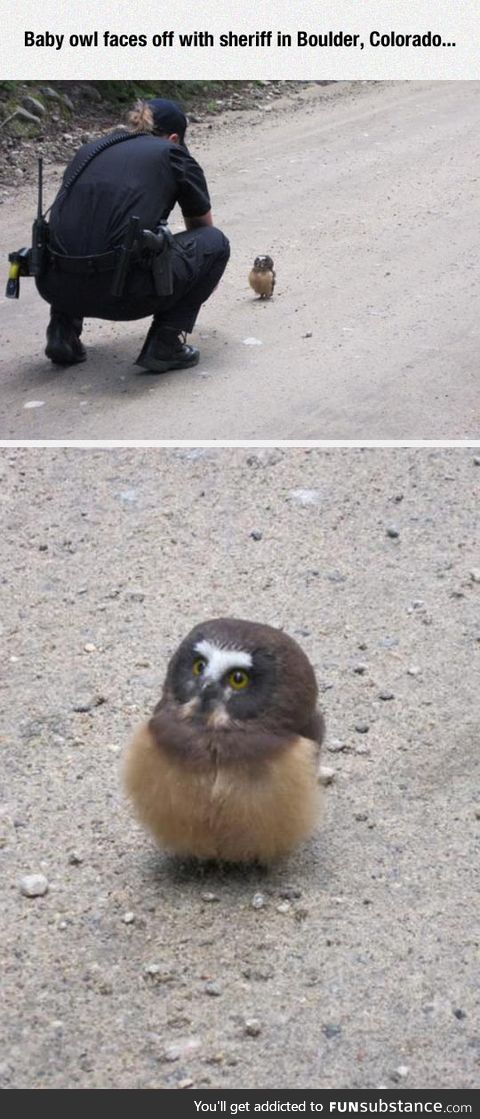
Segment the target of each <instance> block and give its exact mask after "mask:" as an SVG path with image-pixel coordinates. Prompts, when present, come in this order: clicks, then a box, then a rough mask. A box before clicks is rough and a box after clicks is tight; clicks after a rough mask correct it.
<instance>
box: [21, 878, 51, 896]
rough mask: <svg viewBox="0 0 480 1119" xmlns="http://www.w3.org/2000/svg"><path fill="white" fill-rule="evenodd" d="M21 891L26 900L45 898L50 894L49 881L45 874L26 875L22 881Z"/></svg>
mask: <svg viewBox="0 0 480 1119" xmlns="http://www.w3.org/2000/svg"><path fill="white" fill-rule="evenodd" d="M20 891H21V893H22V894H23V895H24V897H26V898H43V897H44V895H45V894H47V893H48V879H47V878H45V875H44V874H26V875H25V876H24V878H21V879H20Z"/></svg>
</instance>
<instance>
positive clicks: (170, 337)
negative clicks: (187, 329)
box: [135, 319, 200, 373]
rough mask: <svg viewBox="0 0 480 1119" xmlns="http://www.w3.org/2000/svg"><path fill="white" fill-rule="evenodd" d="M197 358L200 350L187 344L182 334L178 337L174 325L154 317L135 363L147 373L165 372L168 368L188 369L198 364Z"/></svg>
mask: <svg viewBox="0 0 480 1119" xmlns="http://www.w3.org/2000/svg"><path fill="white" fill-rule="evenodd" d="M199 358H200V351H199V350H196V349H195V347H194V346H187V344H186V342H185V336H184V335H183V336H182V335H180V337H179V331H178V330H176V329H175V328H174V327H166V326H164V325H163V324H162V325H161V324H160V323H156V322H155V319H154V320H153V323H152V325H151V327H150V330H149V332H148V334H147V337H146V339H145V342H144V345H143V348H142V350H141V353H140V354H139V355H138V357H137V360H136V362H135V365H139V366H140V368H141V369H146V370H147V372H148V373H166V372H167V370H168V369H189V368H190V366H191V365H197V364H198V361H199Z"/></svg>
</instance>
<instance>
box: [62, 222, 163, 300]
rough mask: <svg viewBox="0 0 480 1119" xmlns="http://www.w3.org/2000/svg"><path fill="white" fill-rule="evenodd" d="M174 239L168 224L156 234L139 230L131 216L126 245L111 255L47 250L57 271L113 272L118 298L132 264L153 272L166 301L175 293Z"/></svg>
mask: <svg viewBox="0 0 480 1119" xmlns="http://www.w3.org/2000/svg"><path fill="white" fill-rule="evenodd" d="M173 245H174V239H173V236H172V234H171V232H170V230H169V229H168V227H167V225H166V222H161V223H160V226H159V227H158V230H157V232H156V233H153V232H152V230H150V229H141V228H140V219H139V218H138V217H136V216H135V215H132V217H131V218H130V221H129V223H128V226H127V230H126V233H125V240H124V243H123V245H119V247H118V248H117V249H113V250H112V251H111V252H109V253H99V254H94V255H92V256H64V255H62V253H58V252H55V251H54V250H53V249H51V248H48V250H47V252H48V258H49V261H50V264H51V266H52V267H53V269H54V270H56V269H58V271H59V272H69V273H70V275H73V276H97V275H98V274H99V273H101V272H112V273H113V276H112V284H111V294H112V295H113V297H114V298H115V299H119V298H121V296H122V295H123V293H124V288H125V281H126V277H127V273H128V270H129V268H130V265H131V264H139V265H140V267H144V268H148V269H149V270H151V272H152V275H153V280H154V284H155V290H156V292H157V295H158V296H160V297H162V298H164V297H166V296H170V295H171V294H172V292H173V272H172V262H171V253H172V248H173Z"/></svg>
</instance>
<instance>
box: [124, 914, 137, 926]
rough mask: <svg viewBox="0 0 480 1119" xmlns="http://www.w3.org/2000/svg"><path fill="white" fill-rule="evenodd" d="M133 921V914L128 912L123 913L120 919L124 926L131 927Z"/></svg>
mask: <svg viewBox="0 0 480 1119" xmlns="http://www.w3.org/2000/svg"><path fill="white" fill-rule="evenodd" d="M134 920H135V914H134V913H131V912H130V911H129V912H128V913H124V915H123V917H122V921H123V923H124V925H133V922H134Z"/></svg>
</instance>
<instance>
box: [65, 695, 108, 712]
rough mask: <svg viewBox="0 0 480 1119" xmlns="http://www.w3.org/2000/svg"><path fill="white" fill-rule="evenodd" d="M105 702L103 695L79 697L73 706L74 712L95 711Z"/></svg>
mask: <svg viewBox="0 0 480 1119" xmlns="http://www.w3.org/2000/svg"><path fill="white" fill-rule="evenodd" d="M104 702H105V700H104V698H103V696H101V695H86V694H85V695H79V696H78V698H77V699H75V700H74V702H73V704H72V710H73V711H80V712H85V711H93V708H94V707H100V706H101V704H102V703H104Z"/></svg>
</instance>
